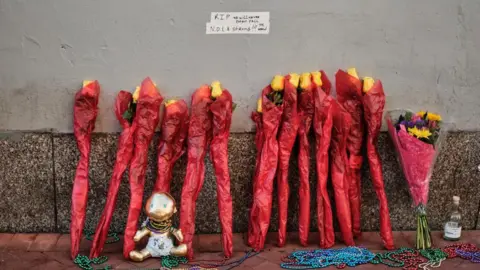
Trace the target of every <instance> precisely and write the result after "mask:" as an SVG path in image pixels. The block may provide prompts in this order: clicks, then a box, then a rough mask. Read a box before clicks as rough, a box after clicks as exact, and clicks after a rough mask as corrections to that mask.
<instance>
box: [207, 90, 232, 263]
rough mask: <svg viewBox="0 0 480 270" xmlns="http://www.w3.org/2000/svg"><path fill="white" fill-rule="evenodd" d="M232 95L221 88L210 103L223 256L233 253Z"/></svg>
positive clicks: (213, 161) (212, 148)
mask: <svg viewBox="0 0 480 270" xmlns="http://www.w3.org/2000/svg"><path fill="white" fill-rule="evenodd" d="M232 104H233V102H232V95H230V92H228V90H226V89H223V91H222V94H221V96H219V97H217V98H216V100H215V101H214V102H213V103H212V104H211V105H210V111H211V112H212V115H213V122H212V123H213V125H212V133H213V137H212V142H211V143H210V157H211V159H212V163H213V168H214V170H215V177H216V180H217V201H218V215H219V218H220V223H221V225H222V245H223V253H224V255H225V257H227V258H230V257H231V256H232V253H233V242H232V211H233V210H232V195H231V194H230V173H229V169H228V137H229V136H230V126H231V123H232Z"/></svg>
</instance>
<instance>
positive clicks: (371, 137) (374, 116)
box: [363, 80, 395, 249]
mask: <svg viewBox="0 0 480 270" xmlns="http://www.w3.org/2000/svg"><path fill="white" fill-rule="evenodd" d="M384 106H385V93H384V92H383V86H382V82H381V81H379V80H377V81H376V82H375V83H374V85H373V86H372V88H371V89H370V90H369V91H368V92H367V93H366V94H365V95H364V96H363V108H364V117H365V122H366V125H367V126H366V127H367V130H366V131H367V158H368V164H369V167H370V174H371V176H372V182H373V186H374V188H375V192H376V193H377V197H378V200H379V202H380V236H381V237H382V240H383V244H384V246H385V248H386V249H394V248H395V246H394V244H393V237H392V226H391V224H390V213H389V211H388V202H387V195H386V194H385V187H384V183H383V174H382V161H381V160H380V156H379V154H378V150H377V142H378V135H379V134H380V128H381V126H382V115H383V108H384Z"/></svg>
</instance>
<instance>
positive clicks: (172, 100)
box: [165, 99, 177, 107]
mask: <svg viewBox="0 0 480 270" xmlns="http://www.w3.org/2000/svg"><path fill="white" fill-rule="evenodd" d="M175 102H177V100H176V99H169V100H167V101H166V102H165V107H168V106H170V105H172V104H173V103H175Z"/></svg>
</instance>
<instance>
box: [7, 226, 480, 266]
mask: <svg viewBox="0 0 480 270" xmlns="http://www.w3.org/2000/svg"><path fill="white" fill-rule="evenodd" d="M441 235H442V233H441V232H434V233H433V239H434V243H435V246H436V247H443V246H446V245H449V244H452V242H448V241H444V240H443V239H442V238H441ZM288 236H289V243H288V244H287V245H286V246H285V247H283V248H279V247H276V246H275V242H276V233H270V234H269V236H268V238H267V244H266V246H265V250H264V251H263V252H261V253H260V254H258V255H257V256H255V257H252V258H250V259H248V260H246V261H245V262H244V263H243V264H241V265H240V266H238V267H237V268H235V269H250V270H251V269H281V268H280V263H281V262H282V258H284V257H285V256H287V255H288V254H289V253H290V252H292V251H294V250H299V249H316V248H318V246H317V245H316V244H315V242H316V240H317V239H318V234H317V233H311V235H310V236H311V239H310V240H311V241H310V243H312V244H311V245H310V246H309V247H302V246H300V245H299V244H298V240H297V239H298V238H297V234H296V233H290V234H289V235H288ZM414 237H415V232H394V238H395V244H396V246H397V247H412V246H413V243H414ZM243 239H244V234H234V251H235V253H234V258H233V259H239V258H241V257H242V256H243V255H244V254H245V251H248V250H250V248H249V247H248V246H246V245H245V244H244V240H243ZM462 242H469V243H473V244H476V245H477V246H480V231H465V232H463V233H462ZM194 245H195V249H196V253H195V260H217V261H218V260H221V259H223V257H222V253H221V252H220V251H221V249H222V248H221V242H220V235H216V234H210V235H198V236H196V238H195V243H194ZM357 245H358V246H364V247H366V248H368V249H370V250H371V251H373V252H380V251H382V242H381V239H380V236H379V234H378V233H377V232H365V233H364V234H363V236H362V238H361V239H359V240H357ZM338 247H342V245H340V244H338V245H336V246H335V248H338ZM89 248H90V241H88V240H86V239H84V240H82V243H81V254H85V255H88V251H89ZM69 250H70V236H69V235H68V234H0V269H8V270H10V269H15V270H16V269H49V270H50V269H51V270H55V269H80V268H78V267H77V266H76V265H75V264H74V263H73V262H72V261H71V259H70V256H69ZM103 255H106V256H108V262H107V263H105V264H106V265H111V266H112V267H113V268H114V269H139V268H141V269H146V268H148V269H160V267H161V264H160V262H159V260H157V259H149V260H147V261H145V262H143V263H133V262H130V261H127V260H125V259H124V258H123V257H122V241H119V242H116V243H112V244H106V245H105V249H104V253H103ZM99 267H100V266H94V268H95V269H96V268H99ZM219 269H223V268H219ZM329 269H335V267H330V268H329ZM355 269H392V268H389V267H387V266H385V265H371V264H367V265H362V266H358V267H356V268H355ZM437 269H479V265H478V264H474V263H471V262H469V261H466V260H462V259H459V258H455V259H449V260H446V261H444V262H443V263H442V266H441V267H440V268H437Z"/></svg>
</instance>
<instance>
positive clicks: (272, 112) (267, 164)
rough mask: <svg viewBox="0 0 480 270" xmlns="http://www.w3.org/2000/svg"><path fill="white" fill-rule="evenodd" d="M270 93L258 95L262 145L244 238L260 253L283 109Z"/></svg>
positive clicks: (263, 240) (268, 91)
mask: <svg viewBox="0 0 480 270" xmlns="http://www.w3.org/2000/svg"><path fill="white" fill-rule="evenodd" d="M272 91H273V90H272V88H271V87H270V85H269V86H267V87H265V88H264V89H263V91H262V111H263V112H262V125H263V134H264V138H265V141H264V144H263V147H262V153H261V156H260V163H259V167H258V171H257V175H256V181H255V182H254V186H255V190H254V193H253V204H252V208H251V209H250V221H249V222H250V228H251V234H253V236H252V235H249V236H248V239H249V243H251V244H250V245H251V247H252V248H253V249H254V250H256V251H260V250H262V249H263V246H264V244H265V239H266V236H267V231H268V226H269V225H270V216H271V213H272V195H273V194H272V192H273V180H274V178H275V173H276V170H277V163H278V141H277V132H278V127H279V125H280V120H281V117H282V110H283V105H280V106H276V105H275V104H273V102H271V101H270V100H269V99H268V97H267V94H269V93H271V92H272Z"/></svg>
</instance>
